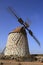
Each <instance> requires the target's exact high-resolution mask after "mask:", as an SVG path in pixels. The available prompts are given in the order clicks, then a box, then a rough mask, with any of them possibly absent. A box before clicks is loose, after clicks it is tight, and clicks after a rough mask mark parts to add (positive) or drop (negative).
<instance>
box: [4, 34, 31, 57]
mask: <svg viewBox="0 0 43 65" xmlns="http://www.w3.org/2000/svg"><path fill="white" fill-rule="evenodd" d="M4 54H5V55H14V56H18V57H26V56H28V55H29V54H30V53H29V48H28V41H27V36H26V35H23V34H22V33H10V34H9V35H8V40H7V44H6V49H5V52H4Z"/></svg>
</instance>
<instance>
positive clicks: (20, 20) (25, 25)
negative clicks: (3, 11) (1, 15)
mask: <svg viewBox="0 0 43 65" xmlns="http://www.w3.org/2000/svg"><path fill="white" fill-rule="evenodd" d="M8 9H9V11H10V12H11V13H12V14H13V15H14V16H15V17H16V18H17V19H18V22H19V23H20V24H22V25H23V26H24V27H25V29H27V31H28V32H29V34H30V35H31V36H32V37H33V39H35V41H36V42H37V43H38V45H39V46H40V42H39V41H38V40H37V38H36V37H35V36H34V35H33V32H32V31H31V30H29V29H28V27H29V26H27V22H26V23H25V22H24V21H23V20H22V18H19V17H18V16H17V15H16V13H15V12H14V11H13V10H12V8H11V7H8Z"/></svg>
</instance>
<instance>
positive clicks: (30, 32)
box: [27, 28, 40, 46]
mask: <svg viewBox="0 0 43 65" xmlns="http://www.w3.org/2000/svg"><path fill="white" fill-rule="evenodd" d="M27 30H28V31H29V34H30V35H31V36H32V37H33V39H35V41H36V42H37V43H38V45H39V46H40V42H39V41H38V39H37V38H36V37H35V36H34V35H33V32H32V31H31V30H29V29H28V28H27Z"/></svg>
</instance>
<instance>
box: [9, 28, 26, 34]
mask: <svg viewBox="0 0 43 65" xmlns="http://www.w3.org/2000/svg"><path fill="white" fill-rule="evenodd" d="M10 33H23V34H26V30H25V28H24V27H18V28H16V29H14V30H13V31H12V32H10ZM10 33H9V34H10Z"/></svg>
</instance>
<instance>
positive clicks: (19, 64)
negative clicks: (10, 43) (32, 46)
mask: <svg viewBox="0 0 43 65" xmlns="http://www.w3.org/2000/svg"><path fill="white" fill-rule="evenodd" d="M0 65H43V55H31V56H30V57H28V58H27V57H25V58H16V57H14V56H4V55H0Z"/></svg>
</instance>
